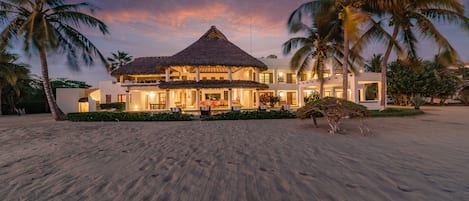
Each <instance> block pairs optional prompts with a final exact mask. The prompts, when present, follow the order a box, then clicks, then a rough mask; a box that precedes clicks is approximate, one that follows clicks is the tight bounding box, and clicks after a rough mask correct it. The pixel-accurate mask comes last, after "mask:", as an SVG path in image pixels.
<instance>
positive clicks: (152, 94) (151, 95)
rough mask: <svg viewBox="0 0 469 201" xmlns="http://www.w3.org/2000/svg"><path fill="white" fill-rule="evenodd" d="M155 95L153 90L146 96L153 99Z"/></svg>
mask: <svg viewBox="0 0 469 201" xmlns="http://www.w3.org/2000/svg"><path fill="white" fill-rule="evenodd" d="M155 96H156V94H155V93H154V92H150V94H149V95H148V97H150V99H154V98H155Z"/></svg>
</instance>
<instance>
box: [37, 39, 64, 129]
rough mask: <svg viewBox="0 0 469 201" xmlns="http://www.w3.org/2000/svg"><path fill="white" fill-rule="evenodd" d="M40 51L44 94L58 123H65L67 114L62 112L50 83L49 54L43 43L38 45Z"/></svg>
mask: <svg viewBox="0 0 469 201" xmlns="http://www.w3.org/2000/svg"><path fill="white" fill-rule="evenodd" d="M38 49H39V58H40V60H41V67H42V70H41V73H42V85H43V86H44V92H45V94H46V98H47V103H48V104H49V108H50V111H51V113H52V117H53V118H54V119H55V120H56V121H63V120H65V114H64V113H63V112H62V111H61V110H60V108H59V106H57V102H56V101H55V97H54V94H53V93H52V87H51V85H50V82H49V67H48V65H47V53H46V48H45V45H44V43H43V42H42V43H40V44H39V45H38Z"/></svg>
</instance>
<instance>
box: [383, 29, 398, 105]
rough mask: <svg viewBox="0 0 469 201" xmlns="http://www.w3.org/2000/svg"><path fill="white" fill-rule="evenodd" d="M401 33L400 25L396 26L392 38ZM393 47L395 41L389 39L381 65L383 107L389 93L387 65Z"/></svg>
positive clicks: (394, 38)
mask: <svg viewBox="0 0 469 201" xmlns="http://www.w3.org/2000/svg"><path fill="white" fill-rule="evenodd" d="M398 33H399V27H398V26H394V31H393V33H392V39H393V40H396V38H397V34H398ZM392 47H393V41H389V44H388V48H387V49H386V53H385V54H384V58H383V63H382V65H381V106H382V107H383V109H385V108H386V101H387V98H386V95H387V89H388V88H387V85H388V83H387V77H386V73H387V72H386V71H387V66H388V60H389V56H391V51H392Z"/></svg>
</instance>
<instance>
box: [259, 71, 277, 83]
mask: <svg viewBox="0 0 469 201" xmlns="http://www.w3.org/2000/svg"><path fill="white" fill-rule="evenodd" d="M259 78H260V79H259V81H260V82H261V83H264V84H273V83H274V76H273V73H261V74H259Z"/></svg>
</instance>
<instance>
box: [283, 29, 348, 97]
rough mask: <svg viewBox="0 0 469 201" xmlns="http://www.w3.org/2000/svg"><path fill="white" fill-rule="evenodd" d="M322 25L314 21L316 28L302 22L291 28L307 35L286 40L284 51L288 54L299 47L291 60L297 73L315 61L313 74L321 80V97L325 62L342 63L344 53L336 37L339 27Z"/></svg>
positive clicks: (321, 94)
mask: <svg viewBox="0 0 469 201" xmlns="http://www.w3.org/2000/svg"><path fill="white" fill-rule="evenodd" d="M321 25H322V26H321ZM321 25H318V24H317V23H314V25H313V27H314V28H312V27H308V26H306V25H305V24H303V23H301V24H298V25H297V26H296V27H294V28H293V29H291V30H290V32H292V33H298V32H300V31H301V32H304V33H305V34H306V35H307V36H306V37H294V38H291V39H289V40H288V41H286V42H285V43H284V44H283V53H284V54H285V55H288V54H290V53H291V51H292V49H297V51H296V52H295V54H294V55H293V57H292V59H291V61H290V66H291V68H292V69H293V70H295V71H296V72H297V75H300V74H301V73H303V72H304V71H305V70H308V67H310V65H311V63H312V62H314V63H313V68H312V69H311V70H312V74H313V76H314V77H316V76H317V78H318V80H319V81H320V86H319V97H321V98H322V97H323V96H324V69H325V63H326V61H328V60H332V61H337V62H339V63H340V58H339V57H340V56H341V55H342V52H341V51H342V49H341V48H340V46H338V45H337V44H336V39H337V38H338V37H340V35H338V34H339V32H338V31H337V29H331V27H326V26H324V25H325V24H321Z"/></svg>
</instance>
